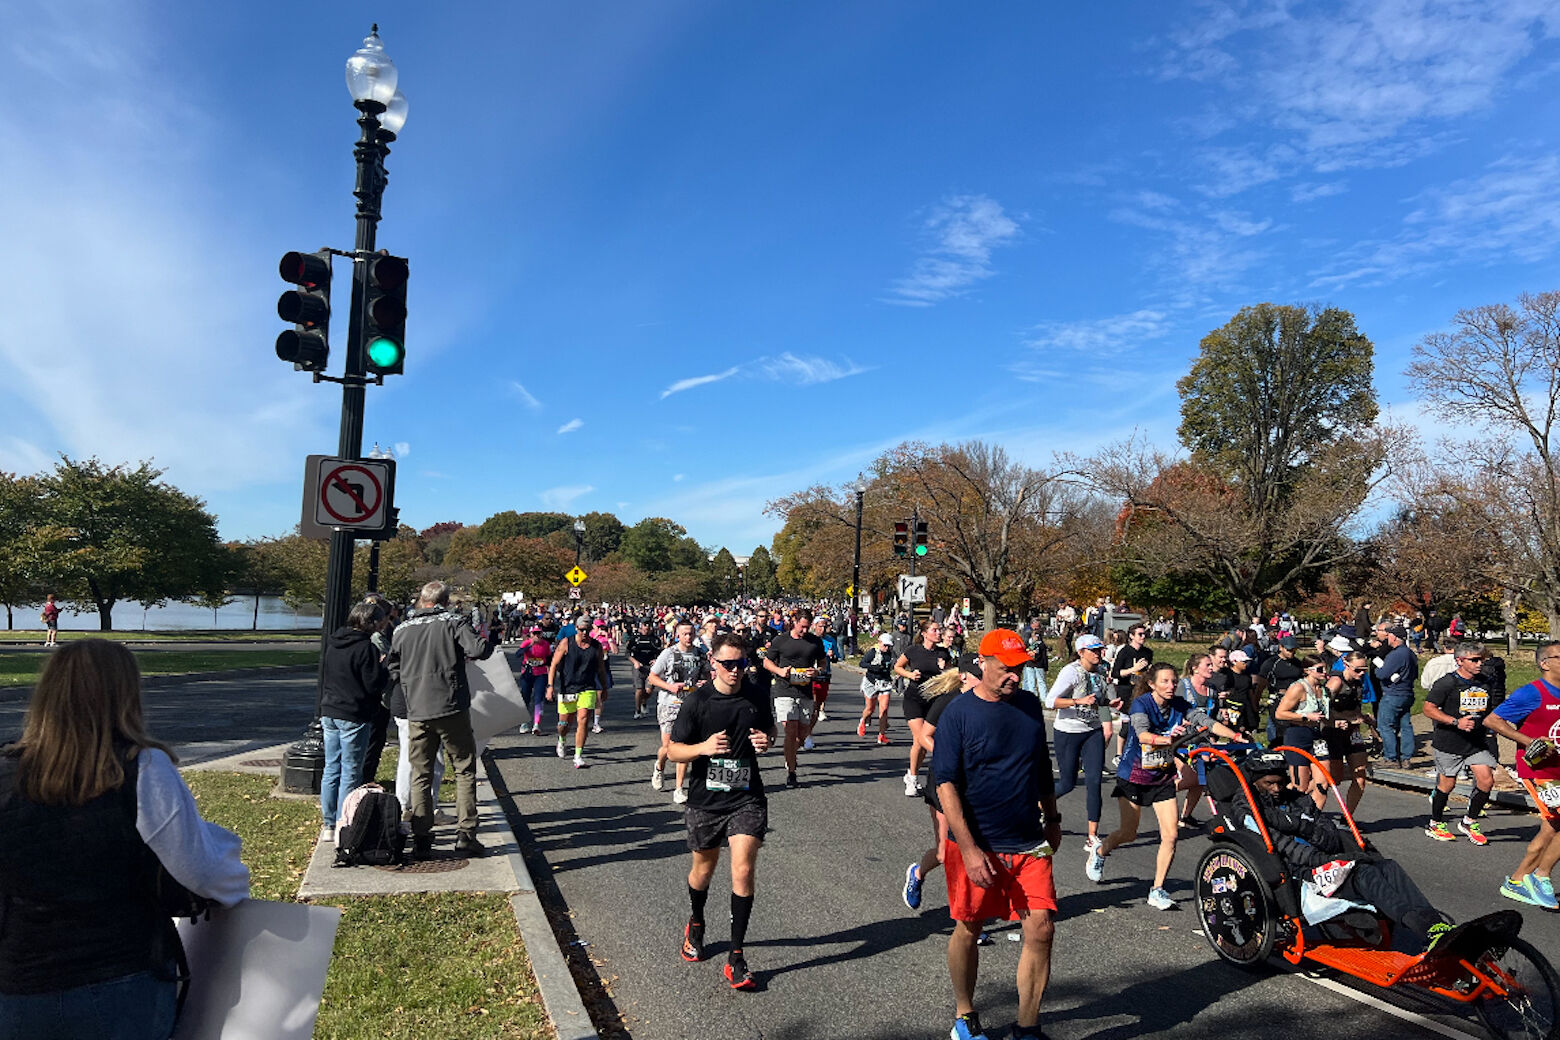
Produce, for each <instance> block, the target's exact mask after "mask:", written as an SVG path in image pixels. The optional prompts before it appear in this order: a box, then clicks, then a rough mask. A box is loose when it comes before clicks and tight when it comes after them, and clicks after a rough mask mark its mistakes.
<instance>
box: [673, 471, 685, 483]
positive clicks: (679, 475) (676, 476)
mask: <svg viewBox="0 0 1560 1040" xmlns="http://www.w3.org/2000/svg"><path fill="white" fill-rule="evenodd" d="M685 476H687V474H685V473H673V474H672V483H674V484H675V483H677V482H678V481H680V480H682V479H683V477H685Z"/></svg>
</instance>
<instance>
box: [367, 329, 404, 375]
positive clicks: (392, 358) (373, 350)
mask: <svg viewBox="0 0 1560 1040" xmlns="http://www.w3.org/2000/svg"><path fill="white" fill-rule="evenodd" d="M405 358H406V348H405V347H403V346H402V345H401V344H399V343H397V342H396V341H395V340H393V339H391V338H390V337H388V336H379V337H377V338H375V339H374V340H372V341H370V343H369V344H368V363H369V365H370V366H372V368H373V369H374V370H375V371H378V372H388V371H392V370H399V366H400V364H401V362H402V361H403V360H405Z"/></svg>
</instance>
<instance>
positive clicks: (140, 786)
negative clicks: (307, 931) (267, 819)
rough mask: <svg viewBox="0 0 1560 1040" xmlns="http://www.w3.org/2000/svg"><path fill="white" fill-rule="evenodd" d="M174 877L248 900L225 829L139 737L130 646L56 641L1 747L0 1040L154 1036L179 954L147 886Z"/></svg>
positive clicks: (219, 895) (210, 892)
mask: <svg viewBox="0 0 1560 1040" xmlns="http://www.w3.org/2000/svg"><path fill="white" fill-rule="evenodd" d="M170 881H171V882H173V883H176V884H170ZM178 886H183V888H184V889H186V890H187V891H189V892H191V893H193V894H194V895H196V896H200V897H203V898H206V899H209V900H212V901H214V902H216V903H219V904H221V905H223V906H233V905H234V904H236V903H238V902H240V901H242V900H243V899H246V898H248V895H249V871H248V869H247V868H246V867H245V866H244V864H243V863H242V862H241V861H240V859H239V841H238V837H237V835H235V834H233V833H232V832H230V831H227V830H224V829H223V828H221V827H218V826H216V825H215V824H211V823H207V822H206V821H205V820H203V819H201V816H200V810H199V809H198V808H197V807H196V805H195V799H194V797H193V796H192V795H191V794H190V789H189V788H188V787H186V786H185V784H184V780H183V778H182V777H180V776H179V771H178V769H177V768H176V767H175V766H174V759H173V755H172V753H171V752H170V751H169V750H168V748H167V747H166V746H164V745H163V744H160V743H158V742H157V741H156V740H153V739H152V738H151V737H150V736H148V735H147V733H146V730H145V728H144V726H143V725H142V721H141V675H140V671H139V669H138V668H137V667H136V663H135V657H134V655H132V654H131V653H130V651H129V650H127V649H125V648H124V647H123V646H121V645H119V644H118V643H113V642H110V641H108V640H105V639H88V640H83V641H81V642H78V643H71V644H68V645H67V646H65V647H64V648H63V649H61V650H60V652H59V653H58V654H57V655H55V656H53V657H52V658H50V660H49V662H48V663H47V664H46V665H45V666H44V669H43V675H42V676H41V677H40V678H39V680H38V686H37V688H36V689H35V690H34V691H33V697H32V703H31V704H29V705H28V708H27V720H26V723H25V725H24V728H23V731H22V739H21V740H20V741H19V742H18V743H16V744H12V745H11V746H9V747H7V748H4V749H3V750H0V892H3V893H4V899H3V900H0V921H3V926H0V1040H43V1038H52V1037H94V1038H95V1037H124V1038H134V1040H141V1038H145V1040H167V1037H168V1036H169V1035H170V1034H171V1033H172V1032H173V1026H174V1018H175V1014H176V1007H177V982H176V976H177V973H178V972H177V968H176V965H177V963H178V961H179V960H180V959H181V957H182V952H181V947H180V945H179V938H178V935H177V933H176V932H175V931H174V928H173V922H172V920H171V918H170V915H169V913H168V911H167V910H166V909H165V908H164V906H163V904H162V902H161V900H160V895H161V894H165V893H166V892H168V891H169V890H170V889H172V890H175V891H176V890H177V889H178Z"/></svg>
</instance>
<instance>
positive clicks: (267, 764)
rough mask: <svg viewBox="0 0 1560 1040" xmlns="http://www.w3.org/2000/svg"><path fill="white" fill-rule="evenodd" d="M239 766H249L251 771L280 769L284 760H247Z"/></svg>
mask: <svg viewBox="0 0 1560 1040" xmlns="http://www.w3.org/2000/svg"><path fill="white" fill-rule="evenodd" d="M239 765H241V766H248V767H249V768H250V769H280V768H281V767H282V760H281V759H279V758H246V759H244V760H243V761H242V762H240V763H239Z"/></svg>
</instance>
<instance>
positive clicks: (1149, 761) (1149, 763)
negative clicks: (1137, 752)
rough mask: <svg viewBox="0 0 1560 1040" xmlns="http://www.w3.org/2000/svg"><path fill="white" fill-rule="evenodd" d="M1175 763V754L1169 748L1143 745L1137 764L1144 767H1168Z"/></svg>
mask: <svg viewBox="0 0 1560 1040" xmlns="http://www.w3.org/2000/svg"><path fill="white" fill-rule="evenodd" d="M1174 764H1175V756H1174V755H1173V754H1171V753H1170V749H1169V748H1162V747H1145V748H1143V754H1142V757H1141V758H1140V759H1139V761H1138V765H1140V766H1142V767H1143V768H1144V769H1169V768H1170V767H1171V766H1172V765H1174Z"/></svg>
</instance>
